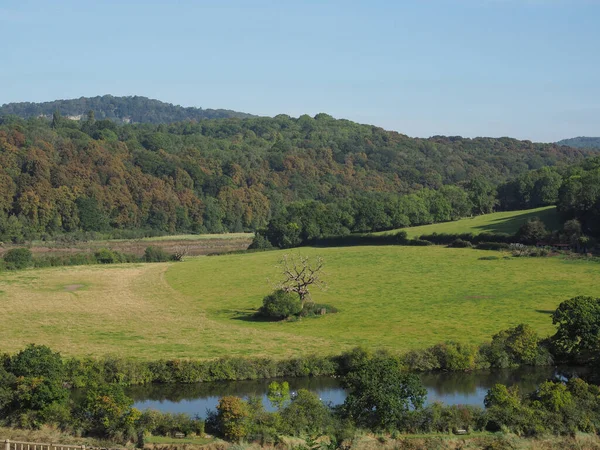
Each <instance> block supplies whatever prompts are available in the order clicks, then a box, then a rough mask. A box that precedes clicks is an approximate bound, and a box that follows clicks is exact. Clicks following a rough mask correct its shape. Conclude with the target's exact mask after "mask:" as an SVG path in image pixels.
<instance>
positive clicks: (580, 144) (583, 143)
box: [557, 136, 600, 149]
mask: <svg viewBox="0 0 600 450" xmlns="http://www.w3.org/2000/svg"><path fill="white" fill-rule="evenodd" d="M557 144H559V145H568V146H569V147H575V148H597V149H600V137H585V136H579V137H575V138H571V139H563V140H562V141H558V142H557Z"/></svg>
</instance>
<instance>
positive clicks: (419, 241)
mask: <svg viewBox="0 0 600 450" xmlns="http://www.w3.org/2000/svg"><path fill="white" fill-rule="evenodd" d="M406 245H412V246H415V247H427V246H428V245H433V242H431V241H426V240H425V239H411V240H409V241H407V242H406Z"/></svg>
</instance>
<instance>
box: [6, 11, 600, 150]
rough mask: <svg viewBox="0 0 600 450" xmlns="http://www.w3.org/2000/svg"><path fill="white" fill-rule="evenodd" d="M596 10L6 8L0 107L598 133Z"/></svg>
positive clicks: (544, 136) (475, 131) (471, 133)
mask: <svg viewBox="0 0 600 450" xmlns="http://www.w3.org/2000/svg"><path fill="white" fill-rule="evenodd" d="M599 24H600V0H395V1H393V0H388V1H384V0H368V1H353V0H330V1H328V0H295V1H289V0H245V1H244V0H212V1H203V0H196V1H191V0H189V1H184V0H182V1H177V0H171V1H166V0H163V1H156V0H118V1H117V0H104V1H91V0H76V1H70V0H53V1H48V0H43V1H33V0H31V1H30V0H0V42H2V51H1V52H0V104H3V103H9V102H21V101H31V102H41V101H50V100H55V99H62V98H78V97H81V96H96V95H103V94H112V95H143V96H146V97H150V98H155V99H159V100H162V101H166V102H170V103H175V104H180V105H183V106H197V107H203V108H226V109H233V110H237V111H243V112H248V113H253V114H258V115H267V116H274V115H277V114H289V115H291V116H294V117H297V116H299V115H302V114H310V115H314V114H316V113H319V112H325V113H328V114H331V115H332V116H334V117H337V118H345V119H350V120H353V121H357V122H361V123H369V124H374V125H377V126H381V127H384V128H386V129H390V130H396V131H399V132H401V133H404V134H407V135H409V136H419V137H428V136H432V135H452V136H457V135H461V136H468V137H476V136H492V137H499V136H511V137H516V138H519V139H529V140H533V141H541V142H552V141H556V140H559V139H563V138H568V137H574V136H600V26H599Z"/></svg>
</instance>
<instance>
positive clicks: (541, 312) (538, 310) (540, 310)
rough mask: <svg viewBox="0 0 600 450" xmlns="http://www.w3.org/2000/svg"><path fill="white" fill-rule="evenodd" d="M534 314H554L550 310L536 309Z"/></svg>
mask: <svg viewBox="0 0 600 450" xmlns="http://www.w3.org/2000/svg"><path fill="white" fill-rule="evenodd" d="M535 312H538V313H540V314H548V315H552V314H554V311H553V310H550V309H536V310H535Z"/></svg>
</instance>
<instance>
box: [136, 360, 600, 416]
mask: <svg viewBox="0 0 600 450" xmlns="http://www.w3.org/2000/svg"><path fill="white" fill-rule="evenodd" d="M590 374H591V371H590V370H588V369H586V368H581V367H559V368H556V367H527V368H521V369H513V370H494V371H475V372H466V373H465V372H453V373H427V374H421V375H420V378H421V381H422V382H423V385H424V386H425V388H426V389H427V400H426V403H433V402H442V403H445V404H447V405H459V404H461V405H475V406H483V400H484V398H485V395H486V394H487V391H488V390H489V389H490V388H491V387H492V386H494V385H495V384H497V383H501V384H506V385H518V386H519V388H520V390H521V392H524V393H529V392H533V391H534V390H535V389H536V388H537V386H539V384H540V383H542V382H544V381H546V380H549V379H565V378H569V377H571V376H573V375H577V376H581V377H584V378H585V377H586V376H588V375H590ZM271 381H273V380H253V381H221V382H214V383H196V384H152V385H145V386H132V387H130V388H128V389H127V395H129V396H130V397H131V398H133V400H134V402H135V405H134V406H135V407H136V408H139V409H142V410H144V409H149V408H150V409H156V410H159V411H163V412H173V413H188V414H191V415H198V416H200V417H205V416H206V411H207V410H209V409H215V407H216V406H217V403H218V401H219V398H220V397H223V396H225V395H236V396H239V397H244V398H248V397H261V398H262V399H263V403H264V405H265V406H266V408H267V409H268V410H272V409H271V408H270V405H269V402H268V400H267V397H266V392H267V387H268V385H269V383H270V382H271ZM277 381H287V382H288V383H289V385H290V391H297V390H299V389H308V390H309V391H312V392H314V393H316V394H317V395H318V396H319V397H320V398H321V399H322V400H323V401H324V402H326V403H330V404H332V405H339V404H341V403H343V402H344V399H345V397H346V392H345V391H344V389H343V388H342V387H341V384H340V381H339V379H335V378H329V377H315V378H289V379H285V380H277Z"/></svg>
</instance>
